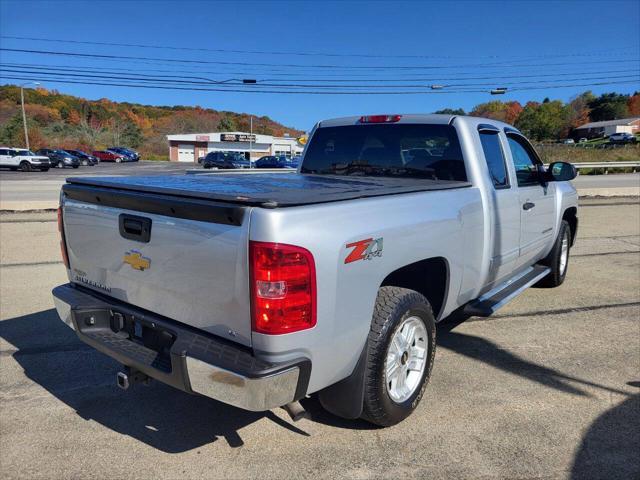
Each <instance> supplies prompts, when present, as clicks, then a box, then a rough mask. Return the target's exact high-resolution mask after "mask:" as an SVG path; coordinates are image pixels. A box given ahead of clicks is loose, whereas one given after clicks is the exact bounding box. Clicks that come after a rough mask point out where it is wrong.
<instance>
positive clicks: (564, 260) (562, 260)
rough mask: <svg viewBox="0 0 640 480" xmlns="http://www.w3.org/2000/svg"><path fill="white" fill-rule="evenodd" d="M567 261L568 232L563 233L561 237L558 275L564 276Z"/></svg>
mask: <svg viewBox="0 0 640 480" xmlns="http://www.w3.org/2000/svg"><path fill="white" fill-rule="evenodd" d="M568 261H569V232H567V231H565V232H564V236H563V237H562V246H561V247H560V275H561V276H562V275H564V271H565V270H566V269H567V262H568Z"/></svg>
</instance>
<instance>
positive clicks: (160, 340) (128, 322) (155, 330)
mask: <svg viewBox="0 0 640 480" xmlns="http://www.w3.org/2000/svg"><path fill="white" fill-rule="evenodd" d="M109 313H110V322H109V324H110V325H109V326H110V328H111V331H112V332H114V333H116V334H118V335H120V336H122V337H125V338H127V339H128V340H130V341H131V342H134V343H137V344H138V345H142V346H144V347H145V348H148V349H150V350H153V351H154V352H157V353H158V354H159V355H160V356H162V357H166V358H167V359H168V358H169V355H170V351H171V346H172V345H173V343H174V342H175V340H176V336H175V334H174V333H173V332H171V331H169V330H167V329H165V328H162V327H160V326H158V325H157V324H156V323H154V322H152V321H149V320H146V319H141V318H138V317H136V316H134V315H131V314H129V313H123V312H118V311H114V310H111V311H110V312H109Z"/></svg>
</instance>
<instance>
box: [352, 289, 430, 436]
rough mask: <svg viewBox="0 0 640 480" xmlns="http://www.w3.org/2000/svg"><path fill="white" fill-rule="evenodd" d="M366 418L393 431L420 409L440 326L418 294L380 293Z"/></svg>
mask: <svg viewBox="0 0 640 480" xmlns="http://www.w3.org/2000/svg"><path fill="white" fill-rule="evenodd" d="M367 348H368V351H367V354H368V359H367V366H366V371H365V390H364V406H363V407H364V408H363V418H364V419H365V420H368V421H369V422H371V423H375V424H376V425H381V426H385V427H387V426H391V425H395V424H397V423H399V422H401V421H402V420H404V419H405V418H407V417H408V416H409V415H411V414H412V413H413V411H414V410H415V409H416V407H417V406H418V404H419V403H420V400H421V399H422V396H423V394H424V391H425V388H426V386H427V383H428V381H429V377H430V375H431V369H432V367H433V360H434V357H435V352H436V326H435V319H434V316H433V312H432V310H431V305H430V304H429V301H428V300H427V299H426V298H425V297H424V296H423V295H421V294H420V293H418V292H416V291H413V290H409V289H406V288H399V287H381V288H380V290H379V291H378V297H377V299H376V306H375V310H374V313H373V320H372V322H371V329H370V331H369V337H368V345H367Z"/></svg>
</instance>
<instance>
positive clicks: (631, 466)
mask: <svg viewBox="0 0 640 480" xmlns="http://www.w3.org/2000/svg"><path fill="white" fill-rule="evenodd" d="M0 227H1V228H0V267H1V269H0V271H1V282H0V358H1V360H0V384H1V391H2V408H1V409H0V424H1V425H2V430H1V434H0V451H1V452H2V454H1V455H0V469H1V471H2V476H3V478H7V479H10V478H47V479H48V478H88V477H91V478H114V479H122V478H185V479H187V478H225V479H226V478H256V477H260V478H272V479H283V478H295V479H306V478H308V479H313V480H317V479H321V478H327V479H333V478H360V479H367V478H416V479H420V478H433V479H439V478H487V479H494V478H545V479H546V478H553V479H555V478H561V479H564V478H571V479H583V478H603V479H613V478H639V477H640V456H639V455H638V452H640V275H639V274H638V272H639V271H640V203H638V201H637V200H631V199H611V200H607V199H595V200H583V201H582V206H581V209H580V235H579V238H578V241H577V245H576V247H575V248H574V249H572V251H571V261H570V265H569V270H568V274H567V279H566V282H565V283H564V285H562V286H561V287H560V288H557V289H553V290H549V289H530V290H529V291H527V292H525V293H524V294H523V295H522V296H521V297H519V298H517V299H516V300H514V301H513V302H512V303H510V304H509V305H507V306H506V307H505V308H503V309H502V310H501V311H499V312H497V314H496V315H494V316H493V317H490V318H487V319H482V318H471V319H469V320H468V321H466V322H464V323H461V324H456V323H454V322H446V323H441V324H439V327H438V347H437V348H438V350H437V353H436V362H435V367H434V370H433V376H432V379H431V382H430V384H429V386H428V388H427V390H426V394H425V397H424V398H423V400H422V403H421V404H420V406H419V407H418V409H417V411H416V412H415V413H414V415H412V416H411V417H410V418H409V419H408V420H407V421H405V422H404V423H402V424H400V425H398V426H395V427H392V428H387V429H379V428H372V427H371V426H370V425H369V424H367V423H365V422H363V421H346V420H340V419H337V418H335V417H332V416H331V415H329V414H327V413H324V412H323V411H322V409H321V408H320V406H319V404H318V402H317V400H316V399H315V398H313V397H312V398H310V399H307V400H304V404H305V406H306V407H307V408H308V409H309V410H310V411H311V413H312V415H313V419H312V420H302V421H300V422H298V423H295V424H293V423H291V422H290V421H289V420H288V417H287V416H286V414H285V413H284V412H283V411H282V410H274V411H272V412H268V413H249V412H245V411H241V410H238V409H236V408H232V407H229V406H226V405H224V404H221V403H218V402H215V401H213V400H209V399H207V398H204V397H196V396H190V395H188V394H186V393H182V392H180V391H177V390H174V389H172V388H170V387H167V386H164V385H161V384H158V383H153V384H152V385H151V386H149V387H143V386H136V387H133V388H132V389H130V390H128V391H126V392H125V391H122V390H119V389H118V388H117V387H116V385H115V377H116V372H118V371H119V366H118V365H117V364H116V362H114V361H112V360H110V359H109V358H108V357H106V356H104V355H102V354H100V353H98V352H96V351H94V350H92V349H91V348H89V347H87V346H85V345H84V344H82V343H81V342H80V341H79V340H78V339H77V337H76V336H75V334H74V333H73V332H72V331H71V330H70V329H69V328H68V327H67V326H66V325H64V324H63V323H62V322H60V320H58V318H57V316H56V313H55V311H54V309H53V302H52V299H51V294H50V291H51V288H52V287H54V286H56V285H58V284H61V283H64V282H66V275H65V272H64V267H63V266H62V264H61V263H60V257H59V250H58V234H57V232H56V221H55V214H54V213H52V212H46V213H19V214H16V213H3V214H2V215H0Z"/></svg>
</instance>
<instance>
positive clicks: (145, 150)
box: [0, 85, 303, 159]
mask: <svg viewBox="0 0 640 480" xmlns="http://www.w3.org/2000/svg"><path fill="white" fill-rule="evenodd" d="M24 95H25V110H26V114H27V123H28V126H29V143H30V144H31V147H32V149H37V148H41V147H53V148H57V147H61V148H62V147H63V148H73V149H80V150H94V149H102V148H105V147H108V146H114V145H122V146H127V147H131V148H135V149H137V150H139V151H140V152H141V153H142V156H143V158H146V159H149V158H151V159H168V147H167V140H166V137H165V135H170V134H176V133H197V132H215V131H234V130H238V131H244V132H248V131H249V121H250V119H249V115H248V114H246V113H234V112H224V111H218V110H212V109H209V108H201V107H186V106H180V105H177V106H173V107H156V106H149V105H139V104H135V103H126V102H113V101H111V100H108V99H106V98H103V99H100V100H86V99H84V98H80V97H75V96H72V95H64V94H61V93H58V92H57V91H55V90H47V89H44V88H38V89H25V91H24ZM23 130H24V129H23V125H22V114H21V112H20V88H19V87H16V86H13V85H4V86H0V145H10V146H22V145H24V143H25V142H24V131H23ZM253 132H254V133H259V134H265V135H276V136H282V135H284V134H285V133H288V134H289V135H291V136H298V135H301V134H302V133H303V132H301V131H300V130H296V129H295V128H288V127H285V126H284V125H282V124H280V123H278V122H275V121H274V120H271V119H270V118H269V117H266V116H265V117H256V116H254V117H253Z"/></svg>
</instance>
